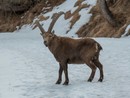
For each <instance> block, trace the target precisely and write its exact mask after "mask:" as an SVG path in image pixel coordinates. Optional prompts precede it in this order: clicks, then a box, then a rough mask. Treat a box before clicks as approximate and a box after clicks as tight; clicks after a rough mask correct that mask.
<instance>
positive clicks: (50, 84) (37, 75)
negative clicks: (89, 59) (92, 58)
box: [0, 26, 130, 98]
mask: <svg viewBox="0 0 130 98" xmlns="http://www.w3.org/2000/svg"><path fill="white" fill-rule="evenodd" d="M29 31H30V32H29ZM38 32H39V30H38V29H35V30H33V31H32V30H31V28H29V26H27V27H26V28H24V29H22V30H21V31H19V32H18V33H6V34H5V33H4V34H0V98H10V96H11V98H72V97H73V98H122V97H123V98H129V97H130V93H129V91H130V86H129V85H130V74H129V73H130V70H129V65H130V62H129V60H130V55H129V54H130V47H129V46H130V39H129V37H125V38H120V39H114V38H112V39H110V38H95V39H96V40H97V41H98V42H99V43H100V44H101V45H102V47H103V51H101V54H100V61H101V62H102V64H103V65H104V73H105V79H104V81H103V82H102V83H100V82H97V80H98V78H99V71H98V70H97V73H96V76H95V78H94V80H93V82H92V83H89V82H87V79H88V77H89V75H90V68H88V67H87V66H86V65H84V64H81V65H76V64H75V65H69V78H70V84H69V85H68V86H64V85H62V84H61V85H56V84H55V82H56V80H57V77H58V67H59V66H58V63H57V62H56V60H55V59H54V57H53V55H52V54H51V53H50V51H49V50H48V49H47V48H46V47H45V46H44V45H43V42H42V37H41V36H40V34H39V33H38ZM63 78H64V76H63ZM63 81H64V79H63Z"/></svg>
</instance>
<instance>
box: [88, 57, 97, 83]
mask: <svg viewBox="0 0 130 98" xmlns="http://www.w3.org/2000/svg"><path fill="white" fill-rule="evenodd" d="M86 64H87V65H88V66H89V67H90V68H91V70H92V71H91V74H90V76H89V79H88V82H92V80H93V78H94V76H95V72H96V66H95V64H94V63H93V62H92V61H91V60H90V61H89V60H88V61H86Z"/></svg>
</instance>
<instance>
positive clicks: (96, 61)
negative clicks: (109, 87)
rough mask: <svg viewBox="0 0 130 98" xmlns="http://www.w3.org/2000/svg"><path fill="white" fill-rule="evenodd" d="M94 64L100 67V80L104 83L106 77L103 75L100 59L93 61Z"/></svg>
mask: <svg viewBox="0 0 130 98" xmlns="http://www.w3.org/2000/svg"><path fill="white" fill-rule="evenodd" d="M93 62H94V64H95V65H96V66H97V67H98V69H99V71H100V78H99V80H98V81H99V82H102V81H103V78H104V75H103V65H102V64H101V63H100V61H99V60H98V59H95V60H93Z"/></svg>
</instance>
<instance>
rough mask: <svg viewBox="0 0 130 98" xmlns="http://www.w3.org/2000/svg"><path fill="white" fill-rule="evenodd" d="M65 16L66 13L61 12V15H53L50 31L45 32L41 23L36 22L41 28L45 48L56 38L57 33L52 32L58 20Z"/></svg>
mask: <svg viewBox="0 0 130 98" xmlns="http://www.w3.org/2000/svg"><path fill="white" fill-rule="evenodd" d="M62 14H64V12H59V13H55V14H54V15H53V17H52V18H53V19H52V22H51V24H50V26H49V28H48V31H45V30H44V28H43V27H42V26H41V24H40V23H39V21H36V25H37V26H38V27H39V29H40V31H41V36H42V37H43V40H44V44H45V46H48V44H49V43H50V42H51V41H52V40H53V38H54V37H55V36H56V35H55V34H54V32H55V31H52V29H53V27H54V25H55V23H56V21H57V19H58V18H59V17H60V16H61V15H62Z"/></svg>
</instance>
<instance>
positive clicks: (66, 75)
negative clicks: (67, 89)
mask: <svg viewBox="0 0 130 98" xmlns="http://www.w3.org/2000/svg"><path fill="white" fill-rule="evenodd" d="M61 66H62V68H63V71H64V74H65V82H64V83H63V85H68V84H69V78H68V65H67V63H61Z"/></svg>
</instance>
